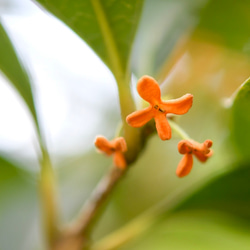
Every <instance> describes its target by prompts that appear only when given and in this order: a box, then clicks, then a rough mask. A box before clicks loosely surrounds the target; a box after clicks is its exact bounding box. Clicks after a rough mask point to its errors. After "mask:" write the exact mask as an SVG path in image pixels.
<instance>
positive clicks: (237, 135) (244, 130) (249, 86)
mask: <svg viewBox="0 0 250 250" xmlns="http://www.w3.org/2000/svg"><path fill="white" fill-rule="evenodd" d="M249 107H250V78H249V79H247V80H246V81H245V82H244V83H243V84H242V85H241V87H240V88H239V90H238V91H237V93H236V96H235V99H234V102H233V106H232V108H231V113H232V129H231V131H232V138H233V141H234V143H235V145H236V146H237V148H238V151H239V154H240V155H241V156H242V157H243V158H244V159H245V160H248V161H249V160H250V149H249V142H250V133H249V128H250V115H249Z"/></svg>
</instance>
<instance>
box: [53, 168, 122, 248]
mask: <svg viewBox="0 0 250 250" xmlns="http://www.w3.org/2000/svg"><path fill="white" fill-rule="evenodd" d="M126 171H127V169H125V170H122V169H119V168H117V167H112V168H111V170H110V171H109V172H108V173H107V174H106V175H105V176H104V177H103V178H102V179H101V180H100V182H99V183H98V185H97V186H96V188H95V189H94V191H93V192H92V194H91V195H90V198H89V199H88V200H87V202H86V203H85V204H84V206H83V207H82V209H81V211H80V213H79V215H78V217H77V218H76V219H75V220H74V221H73V222H72V223H71V225H70V226H69V227H67V228H66V230H65V231H64V232H63V233H62V235H61V237H60V238H59V239H58V241H57V242H56V245H55V247H54V248H53V249H54V250H59V249H60V250H66V249H67V250H79V249H82V248H84V247H86V246H87V245H88V234H89V233H90V230H91V229H92V226H93V224H94V222H95V221H96V219H97V217H98V215H99V212H100V211H101V208H102V207H103V204H104V203H105V201H106V200H107V198H108V196H109V195H110V194H111V192H112V190H113V189H114V187H115V185H116V184H117V182H118V181H119V180H120V179H121V178H122V177H123V176H124V174H125V173H126Z"/></svg>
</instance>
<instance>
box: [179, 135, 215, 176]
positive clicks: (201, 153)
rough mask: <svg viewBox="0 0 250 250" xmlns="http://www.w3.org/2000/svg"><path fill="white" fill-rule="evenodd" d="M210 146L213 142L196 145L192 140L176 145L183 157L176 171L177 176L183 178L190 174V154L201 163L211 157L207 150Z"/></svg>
mask: <svg viewBox="0 0 250 250" xmlns="http://www.w3.org/2000/svg"><path fill="white" fill-rule="evenodd" d="M212 144H213V142H212V141H211V140H206V141H204V142H203V143H198V142H196V141H193V140H181V141H180V142H179V143H178V150H179V152H180V153H181V154H184V156H183V158H182V159H181V161H180V162H179V164H178V167H177V169H176V174H177V176H179V177H184V176H186V175H188V174H189V173H190V171H191V169H192V166H193V156H192V154H194V155H195V156H196V157H197V158H198V160H199V161H201V162H205V161H206V160H207V159H208V158H209V157H210V156H212V154H213V151H212V150H211V149H209V148H210V147H212Z"/></svg>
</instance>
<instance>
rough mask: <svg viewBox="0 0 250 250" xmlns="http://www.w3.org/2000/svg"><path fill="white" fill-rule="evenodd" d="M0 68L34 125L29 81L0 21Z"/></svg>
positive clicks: (35, 117)
mask: <svg viewBox="0 0 250 250" xmlns="http://www.w3.org/2000/svg"><path fill="white" fill-rule="evenodd" d="M0 70H1V71H2V72H3V73H4V75H5V76H6V77H7V78H8V79H9V81H10V83H11V84H12V85H13V87H14V88H15V89H16V90H17V91H18V92H19V94H20V95H21V96H22V98H23V99H24V101H25V103H26V104H27V106H28V108H29V110H30V112H31V114H32V116H33V118H34V121H35V123H36V126H37V128H38V119H37V114H36V109H35V104H34V99H33V95H32V89H31V82H30V79H29V76H28V74H27V71H26V70H25V68H24V66H23V64H22V62H21V60H20V58H19V57H18V55H17V53H16V51H15V48H14V46H13V45H12V43H11V40H10V38H9V37H8V34H7V33H6V31H5V29H4V27H3V26H2V24H1V23H0Z"/></svg>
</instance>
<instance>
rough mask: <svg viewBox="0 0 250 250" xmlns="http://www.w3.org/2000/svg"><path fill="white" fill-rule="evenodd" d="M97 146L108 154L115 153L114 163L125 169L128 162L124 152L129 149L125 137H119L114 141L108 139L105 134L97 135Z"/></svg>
mask: <svg viewBox="0 0 250 250" xmlns="http://www.w3.org/2000/svg"><path fill="white" fill-rule="evenodd" d="M95 146H96V147H97V148H98V149H99V150H100V151H102V152H104V153H105V154H106V155H108V156H110V155H114V158H113V162H114V165H115V166H116V167H118V168H121V169H125V167H126V166H127V163H126V160H125V157H124V154H123V153H124V152H126V151H127V144H126V141H125V139H124V138H123V137H117V138H115V139H114V140H112V141H108V140H107V139H106V138H105V137H104V136H97V137H96V139H95Z"/></svg>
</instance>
